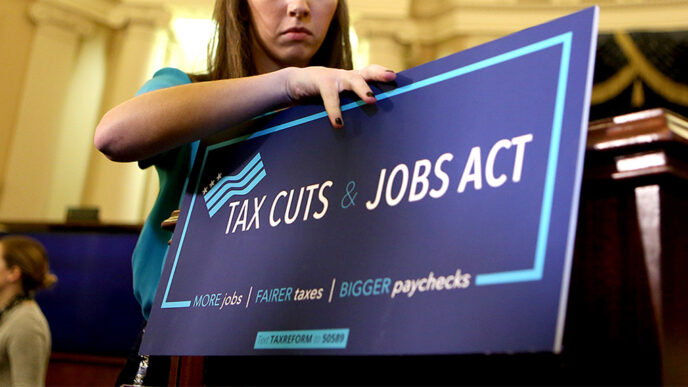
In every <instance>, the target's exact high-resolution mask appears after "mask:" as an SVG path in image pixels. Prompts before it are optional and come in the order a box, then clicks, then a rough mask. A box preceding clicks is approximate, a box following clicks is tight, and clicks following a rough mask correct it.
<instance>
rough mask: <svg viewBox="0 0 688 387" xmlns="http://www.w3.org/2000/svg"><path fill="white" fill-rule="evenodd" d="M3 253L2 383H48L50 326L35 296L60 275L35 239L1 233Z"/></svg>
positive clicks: (0, 312)
mask: <svg viewBox="0 0 688 387" xmlns="http://www.w3.org/2000/svg"><path fill="white" fill-rule="evenodd" d="M0 257H1V258H2V259H0V386H42V385H45V377H46V372H47V369H48V361H49V358H50V346H51V336H50V327H49V326H48V321H47V320H46V318H45V316H44V315H43V312H42V311H41V308H40V307H39V306H38V304H37V303H36V301H34V299H33V296H34V294H35V292H36V291H37V290H40V289H44V288H48V287H50V286H52V285H53V284H54V283H55V282H56V281H57V277H55V275H54V274H52V273H50V271H49V266H48V255H47V253H46V251H45V248H44V247H43V245H42V244H41V243H40V242H38V241H36V240H35V239H32V238H29V237H25V236H4V237H0Z"/></svg>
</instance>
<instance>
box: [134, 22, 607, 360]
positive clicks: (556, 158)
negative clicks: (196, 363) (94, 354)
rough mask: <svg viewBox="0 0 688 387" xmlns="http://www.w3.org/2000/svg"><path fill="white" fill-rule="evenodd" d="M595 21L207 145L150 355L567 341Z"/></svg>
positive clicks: (438, 66)
mask: <svg viewBox="0 0 688 387" xmlns="http://www.w3.org/2000/svg"><path fill="white" fill-rule="evenodd" d="M597 15H598V10H597V8H589V9H586V10H583V11H581V12H578V13H575V14H572V15H569V16H566V17H563V18H561V19H558V20H555V21H553V22H550V23H547V24H543V25H540V26H537V27H533V28H530V29H527V30H524V31H521V32H518V33H516V34H513V35H510V36H507V37H505V38H502V39H499V40H496V41H493V42H490V43H487V44H485V45H482V46H479V47H475V48H472V49H469V50H466V51H463V52H460V53H457V54H454V55H451V56H448V57H445V58H442V59H439V60H436V61H433V62H430V63H427V64H424V65H422V66H418V67H415V68H412V69H409V70H406V71H403V72H401V73H399V76H398V78H397V82H396V84H394V85H385V84H381V85H376V86H374V91H375V94H376V96H377V99H378V103H377V104H375V105H363V104H362V103H361V102H360V101H357V100H344V101H343V103H342V110H343V112H344V113H343V114H344V117H343V118H344V122H345V128H344V129H342V130H334V129H332V128H331V127H330V124H329V121H328V120H327V117H326V113H325V112H324V109H323V107H322V106H317V105H308V106H299V107H294V108H291V109H288V110H285V111H282V112H279V113H275V114H268V115H266V116H263V117H260V118H257V119H255V120H253V121H252V123H251V124H252V125H253V128H252V132H251V133H252V134H249V135H246V136H243V137H239V138H234V139H229V140H226V141H217V142H214V143H208V144H204V146H203V147H202V148H201V149H200V150H199V156H198V158H197V160H196V162H195V169H194V172H193V173H192V175H191V177H190V178H189V180H188V183H187V184H188V185H187V189H186V192H187V193H186V195H185V197H184V199H183V206H182V210H181V213H180V216H179V221H178V223H177V226H176V229H175V233H174V238H173V240H172V243H171V246H170V250H169V254H168V256H167V260H166V263H165V267H164V270H163V276H162V280H161V281H160V287H159V289H158V293H157V298H156V301H155V305H154V308H153V311H152V313H151V317H150V320H149V326H148V328H147V332H146V334H145V336H144V341H143V346H142V349H141V352H142V353H147V354H167V355H263V354H266V355H267V354H269V355H275V354H279V355H285V354H327V355H339V354H342V355H344V354H345V355H395V354H459V353H485V352H491V353H500V352H502V353H503V352H521V351H529V352H530V351H555V352H557V351H559V350H560V347H561V340H562V332H563V326H564V316H565V309H566V297H567V293H568V279H569V272H570V267H571V258H572V250H573V241H574V234H575V226H576V218H577V211H578V195H579V190H580V181H581V176H582V167H583V156H584V149H585V141H586V132H587V117H588V107H589V103H590V94H591V88H592V69H593V62H594V50H595V45H596V35H597Z"/></svg>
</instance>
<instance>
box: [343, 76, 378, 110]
mask: <svg viewBox="0 0 688 387" xmlns="http://www.w3.org/2000/svg"><path fill="white" fill-rule="evenodd" d="M348 85H349V87H348V88H347V89H349V90H351V91H353V92H354V93H356V95H358V97H359V98H360V99H362V100H363V102H365V103H375V102H376V101H377V99H376V98H375V94H374V93H373V90H371V89H370V86H368V82H366V80H365V79H364V78H363V76H362V75H361V74H360V73H358V72H357V71H354V72H352V73H350V78H349V80H348Z"/></svg>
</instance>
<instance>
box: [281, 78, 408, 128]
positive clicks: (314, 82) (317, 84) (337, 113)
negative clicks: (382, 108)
mask: <svg viewBox="0 0 688 387" xmlns="http://www.w3.org/2000/svg"><path fill="white" fill-rule="evenodd" d="M289 71H290V74H289V76H288V77H287V78H286V85H285V87H286V93H287V95H288V96H289V98H290V99H291V101H292V102H298V101H300V100H302V99H304V98H308V97H313V96H317V95H320V96H321V97H322V100H323V104H324V105H325V110H326V111H327V116H328V117H329V119H330V122H331V123H332V126H333V127H335V128H341V127H342V126H344V121H343V120H342V112H341V108H340V102H339V93H341V92H343V91H345V90H351V91H353V92H354V93H356V95H358V96H359V97H360V98H361V99H362V100H363V101H364V102H365V103H375V102H376V101H377V99H376V98H375V95H374V94H373V91H372V90H371V89H370V86H368V82H373V81H377V82H391V81H393V80H394V79H396V73H395V72H394V71H392V70H388V69H386V68H384V67H382V66H380V65H369V66H366V67H364V68H362V69H360V70H340V69H332V68H327V67H305V68H291V69H289Z"/></svg>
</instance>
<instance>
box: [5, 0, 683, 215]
mask: <svg viewBox="0 0 688 387" xmlns="http://www.w3.org/2000/svg"><path fill="white" fill-rule="evenodd" d="M348 2H349V8H350V11H351V15H352V25H353V26H354V28H355V32H356V35H357V36H358V39H359V45H358V47H357V55H358V57H357V59H358V60H357V62H356V63H357V65H359V66H362V65H364V64H366V63H371V62H374V63H379V64H382V65H385V66H388V67H390V68H393V69H395V70H397V71H401V70H404V69H406V68H409V67H412V66H415V65H418V64H421V63H425V62H427V61H430V60H433V59H436V58H438V57H441V56H444V55H448V54H451V53H454V52H457V51H460V50H463V49H466V48H469V47H472V46H475V45H478V44H481V43H483V42H486V41H489V40H492V39H495V38H498V37H500V36H504V35H506V34H509V33H512V32H515V31H517V30H520V29H522V28H526V27H528V26H531V25H535V24H538V23H541V22H544V21H547V20H551V19H553V18H556V17H558V16H562V15H564V14H567V13H570V12H573V11H575V10H578V9H580V8H582V7H584V6H588V5H589V4H591V2H589V1H587V0H585V1H584V0H348ZM212 3H213V1H212V0H0V53H2V54H1V55H0V69H2V71H0V84H1V85H2V87H0V101H1V102H2V103H0V221H32V222H62V221H64V217H65V213H66V209H67V208H68V207H70V206H95V207H98V208H99V209H100V214H101V219H102V220H103V221H104V222H106V223H140V222H142V221H143V219H144V218H145V215H146V213H147V212H148V210H149V208H150V206H151V204H152V200H153V199H154V197H155V194H156V190H157V178H156V176H155V175H154V173H152V172H151V171H147V172H144V171H141V170H139V169H138V168H137V166H136V164H135V163H126V164H118V163H112V162H110V161H108V160H106V159H105V158H104V157H103V156H102V155H100V154H99V153H98V152H96V151H95V150H94V148H93V146H92V136H93V129H94V127H95V125H96V123H97V121H98V119H99V118H100V117H101V116H102V114H103V113H104V112H105V111H106V110H107V109H109V108H110V107H112V106H114V105H116V104H118V103H120V102H122V101H123V100H125V99H127V98H129V97H130V96H132V95H133V94H134V93H135V91H136V90H137V89H138V87H139V86H140V85H141V84H142V83H143V82H144V81H145V80H146V79H147V78H148V77H150V75H151V74H152V72H153V71H154V70H155V69H157V68H159V67H161V66H164V65H170V64H171V65H181V66H182V69H183V70H190V69H186V68H184V67H183V66H184V63H185V62H183V61H180V60H179V58H182V55H181V54H180V52H181V50H182V49H183V45H182V44H180V41H178V40H177V39H176V38H175V35H174V31H173V29H172V28H171V26H172V23H171V22H172V20H173V19H174V18H175V17H184V18H203V17H208V16H209V15H210V12H211V7H212ZM600 3H601V4H602V6H601V13H600V30H601V31H603V32H611V31H616V30H637V29H642V30H688V0H687V1H681V0H671V1H670V0H654V1H649V0H648V1H639V0H605V1H601V2H600Z"/></svg>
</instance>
